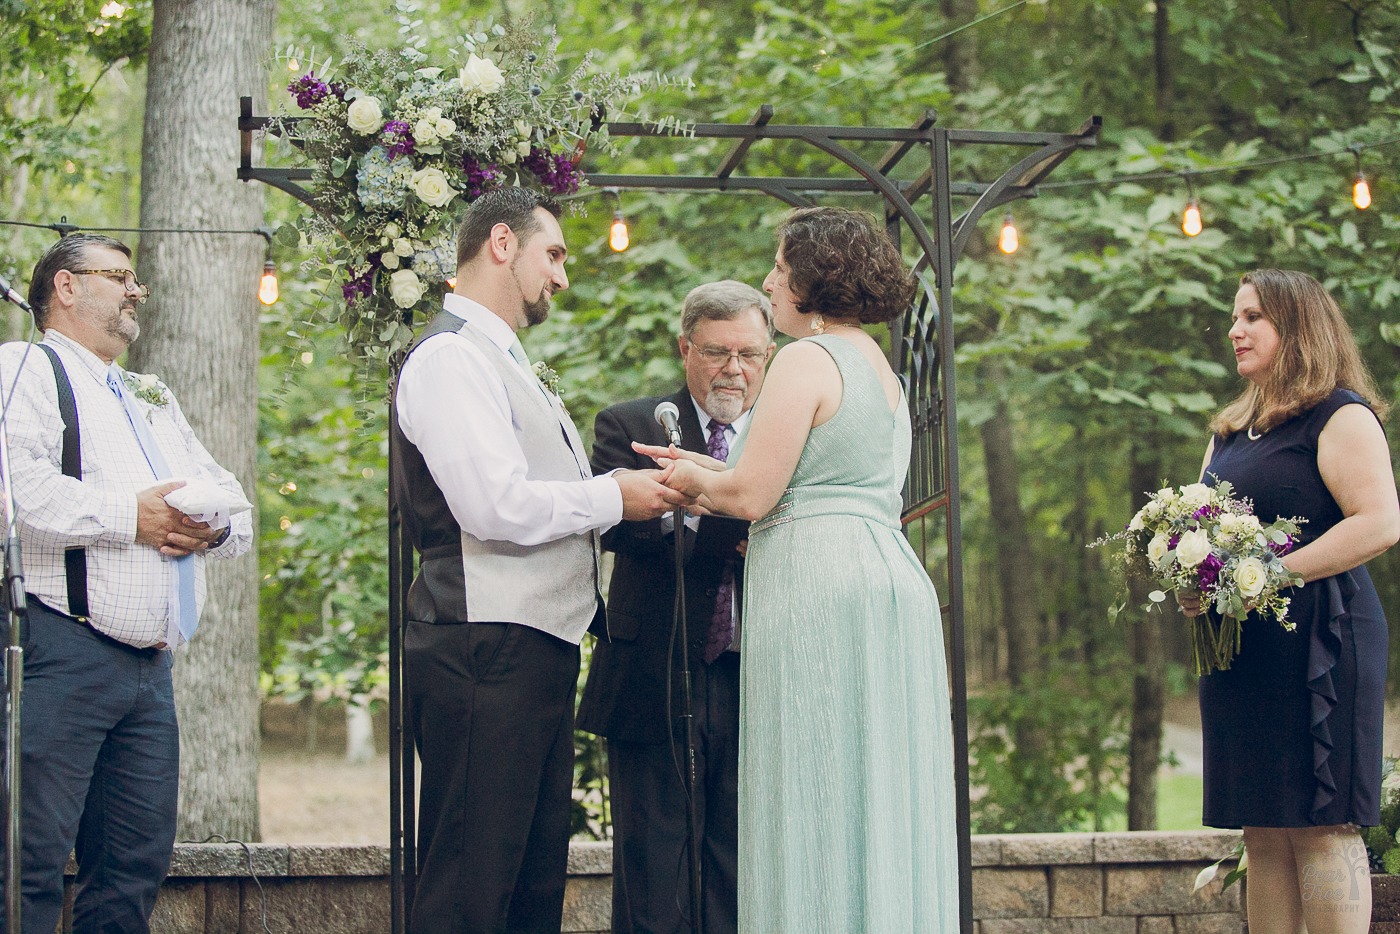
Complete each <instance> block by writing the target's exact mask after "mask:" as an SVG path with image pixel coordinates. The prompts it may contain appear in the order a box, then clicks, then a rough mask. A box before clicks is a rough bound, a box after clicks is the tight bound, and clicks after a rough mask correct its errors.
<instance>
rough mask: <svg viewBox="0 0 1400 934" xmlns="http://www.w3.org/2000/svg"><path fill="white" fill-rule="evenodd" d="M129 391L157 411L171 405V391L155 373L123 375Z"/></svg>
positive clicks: (124, 373) (123, 380)
mask: <svg viewBox="0 0 1400 934" xmlns="http://www.w3.org/2000/svg"><path fill="white" fill-rule="evenodd" d="M122 382H123V383H125V384H126V388H127V391H128V392H130V393H131V394H132V395H133V396H135V397H136V398H138V399H140V400H141V401H142V402H144V403H146V404H147V405H149V406H152V407H154V408H157V409H161V408H164V407H165V406H167V405H169V404H170V390H169V389H167V388H166V385H165V384H164V383H162V382H161V381H160V377H159V376H156V375H155V374H153V373H126V372H123V373H122Z"/></svg>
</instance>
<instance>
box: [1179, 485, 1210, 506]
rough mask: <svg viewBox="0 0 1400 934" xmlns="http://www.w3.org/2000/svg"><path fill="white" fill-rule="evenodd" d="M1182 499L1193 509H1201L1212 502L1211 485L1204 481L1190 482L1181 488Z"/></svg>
mask: <svg viewBox="0 0 1400 934" xmlns="http://www.w3.org/2000/svg"><path fill="white" fill-rule="evenodd" d="M1181 500H1182V502H1184V503H1186V504H1187V505H1188V506H1190V507H1191V508H1192V509H1200V508H1201V507H1202V506H1204V505H1205V504H1206V503H1209V502H1210V487H1208V486H1206V485H1205V484H1204V483H1190V484H1187V485H1186V486H1184V487H1182V488H1181Z"/></svg>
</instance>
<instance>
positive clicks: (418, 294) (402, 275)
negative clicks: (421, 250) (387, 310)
mask: <svg viewBox="0 0 1400 934" xmlns="http://www.w3.org/2000/svg"><path fill="white" fill-rule="evenodd" d="M424 291H425V289H424V287H423V280H422V279H419V278H418V274H417V273H415V272H414V271H413V270H412V269H400V270H399V271H398V272H396V273H394V274H393V275H392V276H390V277H389V297H390V298H392V299H393V300H394V304H395V305H398V306H399V307H400V308H412V307H413V306H414V305H416V304H418V302H419V300H421V299H422V298H423V293H424Z"/></svg>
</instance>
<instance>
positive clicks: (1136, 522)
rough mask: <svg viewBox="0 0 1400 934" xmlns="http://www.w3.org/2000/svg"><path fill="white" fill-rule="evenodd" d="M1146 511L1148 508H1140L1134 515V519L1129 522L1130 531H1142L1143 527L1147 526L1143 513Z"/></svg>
mask: <svg viewBox="0 0 1400 934" xmlns="http://www.w3.org/2000/svg"><path fill="white" fill-rule="evenodd" d="M1145 511H1146V510H1143V509H1139V510H1138V511H1137V515H1135V516H1133V521H1132V522H1129V523H1128V531H1129V532H1141V531H1142V530H1143V528H1145V527H1146V523H1145V522H1143V519H1142V514H1143V513H1144V512H1145Z"/></svg>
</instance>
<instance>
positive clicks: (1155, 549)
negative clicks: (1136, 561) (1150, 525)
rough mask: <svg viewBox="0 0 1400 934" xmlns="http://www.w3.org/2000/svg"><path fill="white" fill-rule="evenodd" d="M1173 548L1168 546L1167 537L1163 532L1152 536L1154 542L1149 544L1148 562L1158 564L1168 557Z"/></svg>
mask: <svg viewBox="0 0 1400 934" xmlns="http://www.w3.org/2000/svg"><path fill="white" fill-rule="evenodd" d="M1170 547H1171V546H1170V545H1168V544H1167V536H1166V535H1165V534H1163V533H1161V532H1158V533H1157V534H1156V535H1154V536H1152V541H1150V542H1148V543H1147V560H1148V561H1151V562H1152V563H1153V564H1157V563H1158V562H1160V561H1161V560H1162V559H1163V558H1165V557H1166V556H1167V551H1168V550H1169V548H1170Z"/></svg>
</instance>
